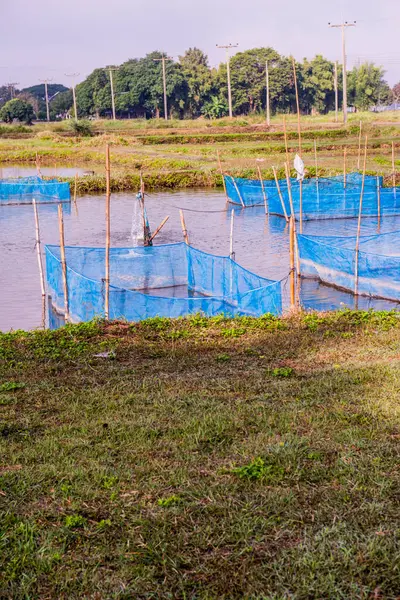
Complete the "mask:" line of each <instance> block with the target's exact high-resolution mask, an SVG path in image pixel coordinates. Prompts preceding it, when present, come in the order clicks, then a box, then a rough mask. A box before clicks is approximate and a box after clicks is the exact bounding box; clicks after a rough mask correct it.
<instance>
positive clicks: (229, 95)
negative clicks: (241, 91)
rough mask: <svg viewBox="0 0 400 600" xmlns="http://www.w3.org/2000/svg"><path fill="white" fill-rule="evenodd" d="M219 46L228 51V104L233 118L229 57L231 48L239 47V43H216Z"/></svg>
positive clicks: (230, 115) (230, 116)
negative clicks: (220, 44) (223, 44)
mask: <svg viewBox="0 0 400 600" xmlns="http://www.w3.org/2000/svg"><path fill="white" fill-rule="evenodd" d="M216 46H217V48H224V49H225V51H226V74H227V78H228V105H229V118H230V119H232V116H233V113H232V90H231V68H230V58H229V50H230V49H231V48H237V47H238V46H239V44H228V45H227V46H219V45H218V44H216Z"/></svg>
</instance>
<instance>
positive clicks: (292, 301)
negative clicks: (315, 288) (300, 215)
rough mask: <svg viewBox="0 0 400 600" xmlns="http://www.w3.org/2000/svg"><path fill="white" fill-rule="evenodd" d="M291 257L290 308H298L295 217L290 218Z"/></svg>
mask: <svg viewBox="0 0 400 600" xmlns="http://www.w3.org/2000/svg"><path fill="white" fill-rule="evenodd" d="M289 258H290V309H291V311H292V312H294V311H295V310H296V280H295V266H294V264H295V263H294V218H293V216H291V217H290V219H289Z"/></svg>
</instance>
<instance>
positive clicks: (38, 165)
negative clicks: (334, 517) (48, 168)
mask: <svg viewBox="0 0 400 600" xmlns="http://www.w3.org/2000/svg"><path fill="white" fill-rule="evenodd" d="M36 171H37V174H38V177H41V176H42V172H41V170H40V158H39V155H38V153H37V152H36Z"/></svg>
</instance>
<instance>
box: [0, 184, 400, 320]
mask: <svg viewBox="0 0 400 600" xmlns="http://www.w3.org/2000/svg"><path fill="white" fill-rule="evenodd" d="M30 174H31V173H22V172H19V173H18V175H20V176H21V175H30ZM59 174H62V173H59ZM68 175H69V173H68ZM7 176H13V174H12V173H7ZM136 205H137V202H136V195H135V194H134V193H131V192H129V193H124V192H121V193H113V194H112V196H111V246H112V247H121V248H126V247H132V246H135V245H137V240H136V239H135V233H136V230H135V219H136V220H137V214H136V213H135V206H136ZM180 209H181V210H183V211H184V215H185V220H186V226H187V231H188V235H189V240H190V244H191V245H192V246H193V247H194V248H197V249H199V250H202V251H204V252H209V253H212V254H216V255H221V256H228V255H229V252H230V230H231V212H232V210H234V215H235V216H234V234H233V250H234V253H235V260H236V261H237V262H238V263H239V264H240V265H241V266H243V267H245V268H246V269H248V270H250V271H252V272H253V273H257V274H258V275H260V276H263V277H266V278H269V279H274V280H284V281H283V286H282V291H283V304H284V307H286V309H288V307H289V278H288V273H289V231H288V225H287V223H286V222H285V220H284V219H283V218H281V217H279V216H273V215H269V216H266V215H265V212H264V207H262V206H258V207H252V208H246V209H242V208H241V207H240V206H235V207H233V206H232V205H231V204H227V203H226V199H225V196H224V193H223V191H218V190H210V189H190V190H180V191H177V192H170V191H160V192H152V193H150V194H146V210H147V215H148V218H149V221H150V225H151V229H152V231H154V230H155V229H156V227H157V226H158V225H159V224H160V223H161V221H162V220H163V219H164V218H165V217H166V216H169V220H168V221H167V223H166V224H165V226H164V227H163V229H162V230H161V232H160V233H159V234H158V235H157V237H156V239H155V242H154V243H155V245H161V244H170V243H175V242H181V241H182V239H183V238H182V229H181V223H180V214H179V211H180ZM38 211H39V221H40V232H41V242H42V250H43V249H44V246H45V245H46V244H56V245H57V244H59V230H58V215H57V205H55V204H54V205H51V204H40V205H38ZM64 226H65V244H66V246H69V245H74V246H91V247H100V248H101V247H104V245H105V229H106V221H105V196H104V194H93V195H86V196H80V197H78V199H77V203H76V205H74V203H71V204H68V205H64ZM399 229H400V216H399V217H396V216H387V217H382V218H381V219H380V222H379V223H378V220H377V219H376V218H372V217H370V218H363V219H362V225H361V235H374V234H376V233H388V232H392V231H397V230H399ZM356 230H357V219H332V220H329V221H324V220H321V221H309V222H304V224H303V233H304V234H309V235H324V236H330V235H332V236H337V235H343V236H353V235H355V234H356ZM0 250H1V252H0V287H1V290H2V310H1V313H0V330H1V331H10V330H16V329H24V330H30V329H35V328H40V327H43V325H44V323H45V324H46V326H49V325H50V326H52V327H54V326H57V324H58V325H60V324H62V320H61V319H56V318H54V315H53V314H51V313H49V308H48V307H47V306H46V307H44V306H43V302H42V297H41V289H40V277H39V270H38V264H37V256H36V247H35V221H34V212H33V208H32V206H31V205H18V206H16V205H8V206H2V207H0ZM388 251H389V249H388ZM300 301H301V305H302V307H303V309H304V310H318V311H328V310H335V309H343V308H356V307H357V308H360V309H370V308H374V309H379V310H383V309H397V308H398V307H399V304H398V303H396V302H390V301H386V300H381V299H377V298H370V297H364V296H359V297H358V298H357V300H356V297H355V296H354V295H353V294H351V293H348V292H345V291H342V290H338V289H336V288H334V287H330V286H327V285H323V284H322V283H320V282H319V281H316V280H312V279H302V281H301V292H300Z"/></svg>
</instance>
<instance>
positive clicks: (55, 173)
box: [54, 163, 57, 177]
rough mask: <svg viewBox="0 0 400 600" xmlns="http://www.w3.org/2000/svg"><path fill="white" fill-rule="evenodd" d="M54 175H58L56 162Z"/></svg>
mask: <svg viewBox="0 0 400 600" xmlns="http://www.w3.org/2000/svg"><path fill="white" fill-rule="evenodd" d="M54 177H57V163H54Z"/></svg>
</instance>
